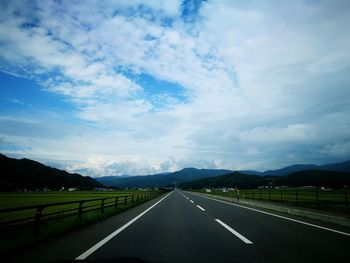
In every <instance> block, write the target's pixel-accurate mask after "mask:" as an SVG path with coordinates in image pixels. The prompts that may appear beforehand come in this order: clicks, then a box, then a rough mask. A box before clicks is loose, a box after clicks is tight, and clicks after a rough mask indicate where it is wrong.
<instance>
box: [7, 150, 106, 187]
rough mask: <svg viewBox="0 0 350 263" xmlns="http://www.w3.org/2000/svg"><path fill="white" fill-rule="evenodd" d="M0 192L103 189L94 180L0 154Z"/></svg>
mask: <svg viewBox="0 0 350 263" xmlns="http://www.w3.org/2000/svg"><path fill="white" fill-rule="evenodd" d="M0 170H1V175H0V191H12V190H18V189H28V190H35V189H43V188H45V187H47V188H49V189H60V188H61V187H65V188H67V187H77V188H79V189H92V188H95V187H103V185H102V184H101V183H99V182H97V181H96V180H95V179H93V178H91V177H88V176H86V177H85V176H82V175H80V174H70V173H68V172H66V171H62V170H59V169H56V168H52V167H49V166H46V165H43V164H41V163H39V162H36V161H32V160H29V159H14V158H9V157H6V156H5V155H3V154H0Z"/></svg>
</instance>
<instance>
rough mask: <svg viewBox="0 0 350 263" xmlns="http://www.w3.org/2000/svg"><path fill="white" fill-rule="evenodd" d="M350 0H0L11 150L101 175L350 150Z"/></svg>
mask: <svg viewBox="0 0 350 263" xmlns="http://www.w3.org/2000/svg"><path fill="white" fill-rule="evenodd" d="M349 25H350V2H349V1H347V0H344V1H341V0H339V1H338V0H333V1H328V0H325V1H322V0H319V1H318V0H304V1H301V0H296V1H276V0H273V1H272V0H271V1H268V0H266V1H253V0H252V1H250V0H237V1H232V0H227V1H225V0H222V1H221V0H212V1H210V0H207V1H200V0H184V1H177V0H152V1H141V0H125V1H123V0H120V1H98V0H96V1H93V0H88V1H70V0H69V1H68V0H62V1H46V0H44V1H25V0H18V1H16V0H11V1H0V84H1V85H0V152H1V153H3V154H6V155H8V156H11V157H16V158H30V159H33V160H37V161H40V162H43V163H45V164H47V165H51V166H54V167H57V168H60V169H65V170H67V171H70V172H79V173H81V174H83V175H89V176H94V177H99V176H109V175H146V174H154V173H160V172H165V171H175V170H179V169H182V168H185V167H197V168H225V169H232V170H241V169H254V170H260V171H264V170H266V169H275V168H280V167H284V166H287V165H291V164H296V163H305V164H306V163H313V164H326V163H332V162H341V161H345V160H348V159H350V27H349Z"/></svg>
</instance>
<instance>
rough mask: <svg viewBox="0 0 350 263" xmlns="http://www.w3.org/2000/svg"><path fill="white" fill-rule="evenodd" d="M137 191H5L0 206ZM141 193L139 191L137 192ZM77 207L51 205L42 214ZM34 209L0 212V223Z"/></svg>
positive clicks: (75, 205)
mask: <svg viewBox="0 0 350 263" xmlns="http://www.w3.org/2000/svg"><path fill="white" fill-rule="evenodd" d="M135 193H138V192H137V191H132V190H130V191H111V192H98V191H95V192H93V191H91V192H88V191H86V192H20V193H17V192H6V193H0V208H16V207H22V206H32V205H43V204H50V203H59V202H69V201H79V200H88V199H95V198H105V197H115V196H123V195H131V194H135ZM139 193H141V192H139ZM112 202H114V200H113V199H110V200H106V205H108V203H112ZM100 203H101V201H92V202H88V203H86V204H88V205H94V204H95V205H98V204H100ZM73 208H78V204H67V205H61V206H53V207H48V208H45V209H44V211H43V214H45V213H51V212H57V211H63V210H67V209H73ZM34 213H35V209H31V210H25V211H18V212H11V213H6V214H0V223H1V222H4V221H9V220H16V219H19V218H24V217H31V216H34Z"/></svg>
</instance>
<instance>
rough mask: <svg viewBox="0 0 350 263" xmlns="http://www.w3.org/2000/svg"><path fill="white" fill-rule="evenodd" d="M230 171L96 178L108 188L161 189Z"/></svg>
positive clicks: (206, 170) (193, 170) (187, 169)
mask: <svg viewBox="0 0 350 263" xmlns="http://www.w3.org/2000/svg"><path fill="white" fill-rule="evenodd" d="M231 172H232V171H230V170H223V169H196V168H184V169H182V170H180V171H176V172H173V173H161V174H154V175H145V176H129V177H124V178H123V177H119V176H106V177H99V178H95V179H96V180H97V181H99V182H101V183H102V184H104V185H106V186H115V187H120V188H126V187H128V188H131V187H161V186H176V185H178V184H180V183H183V182H187V181H191V180H195V179H199V178H207V177H213V176H218V175H223V174H228V173H231Z"/></svg>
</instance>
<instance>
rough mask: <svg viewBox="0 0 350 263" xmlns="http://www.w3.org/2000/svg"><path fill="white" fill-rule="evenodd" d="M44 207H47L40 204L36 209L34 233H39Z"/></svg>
mask: <svg viewBox="0 0 350 263" xmlns="http://www.w3.org/2000/svg"><path fill="white" fill-rule="evenodd" d="M44 208H45V206H39V207H38V208H37V209H36V211H35V221H34V228H33V232H34V235H38V234H39V229H40V219H41V216H42V211H43V209H44Z"/></svg>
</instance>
